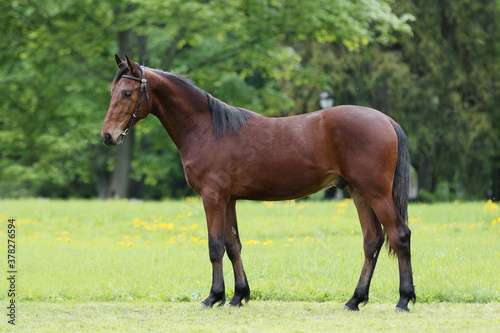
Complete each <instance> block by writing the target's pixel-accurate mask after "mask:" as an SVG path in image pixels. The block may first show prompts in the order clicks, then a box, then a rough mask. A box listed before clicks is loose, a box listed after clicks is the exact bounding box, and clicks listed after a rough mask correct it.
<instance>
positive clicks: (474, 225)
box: [467, 223, 476, 230]
mask: <svg viewBox="0 0 500 333" xmlns="http://www.w3.org/2000/svg"><path fill="white" fill-rule="evenodd" d="M475 227H476V224H475V223H472V224H471V225H470V226H469V227H468V228H467V229H469V230H470V229H472V228H475Z"/></svg>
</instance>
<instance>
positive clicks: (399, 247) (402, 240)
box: [389, 225, 411, 256]
mask: <svg viewBox="0 0 500 333" xmlns="http://www.w3.org/2000/svg"><path fill="white" fill-rule="evenodd" d="M410 239H411V230H410V228H408V227H407V226H406V225H403V227H401V228H398V229H397V230H396V231H395V233H394V235H393V237H392V239H391V237H390V236H389V242H390V245H391V248H392V249H394V251H395V252H396V254H397V255H402V256H407V255H410Z"/></svg>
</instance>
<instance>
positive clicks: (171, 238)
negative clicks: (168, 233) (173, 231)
mask: <svg viewBox="0 0 500 333" xmlns="http://www.w3.org/2000/svg"><path fill="white" fill-rule="evenodd" d="M176 238H177V237H175V236H172V237H170V238H169V239H168V242H169V243H173V242H175V239H176Z"/></svg>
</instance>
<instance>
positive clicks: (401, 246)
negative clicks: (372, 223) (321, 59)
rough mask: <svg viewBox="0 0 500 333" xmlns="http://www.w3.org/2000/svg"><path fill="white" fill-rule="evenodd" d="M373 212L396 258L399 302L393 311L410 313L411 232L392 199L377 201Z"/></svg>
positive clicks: (411, 297)
mask: <svg viewBox="0 0 500 333" xmlns="http://www.w3.org/2000/svg"><path fill="white" fill-rule="evenodd" d="M372 207H373V210H374V211H375V214H376V215H377V217H378V219H379V220H380V222H381V223H382V225H383V226H384V229H385V232H386V233H387V238H388V240H389V246H390V248H391V249H392V251H394V253H395V254H396V256H397V257H398V264H399V301H398V303H397V305H396V308H395V311H396V312H400V311H410V310H409V309H408V303H409V302H410V301H415V299H416V296H415V287H414V285H413V273H412V268H411V253H410V252H411V246H410V239H411V231H410V228H408V226H407V225H406V222H405V220H404V219H403V217H402V216H401V214H399V212H397V210H396V209H395V205H394V201H393V200H392V198H387V199H379V200H377V201H375V202H374V203H373V204H372Z"/></svg>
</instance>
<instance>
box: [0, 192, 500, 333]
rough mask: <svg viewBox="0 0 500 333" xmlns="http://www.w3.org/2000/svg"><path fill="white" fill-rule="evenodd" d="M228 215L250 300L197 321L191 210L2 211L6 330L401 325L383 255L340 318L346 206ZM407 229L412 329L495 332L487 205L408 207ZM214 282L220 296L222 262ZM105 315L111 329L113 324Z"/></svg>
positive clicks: (151, 206)
mask: <svg viewBox="0 0 500 333" xmlns="http://www.w3.org/2000/svg"><path fill="white" fill-rule="evenodd" d="M237 211H238V218H239V226H240V233H241V236H242V237H243V239H242V241H243V260H244V265H245V269H246V272H247V277H248V280H249V283H250V288H251V289H252V301H251V302H250V304H249V305H248V306H247V307H245V308H243V309H228V308H224V309H213V310H209V311H203V310H201V309H198V303H199V302H201V300H202V299H203V298H204V297H206V296H207V295H208V291H209V289H210V282H211V281H210V279H211V265H210V261H209V258H208V246H207V241H206V239H207V232H206V225H205V217H204V212H203V208H202V204H201V201H200V200H199V199H197V198H188V199H187V200H184V201H164V202H134V201H105V202H104V201H50V200H49V201H42V200H37V199H33V200H12V201H10V200H4V201H0V221H1V222H0V244H3V245H2V248H5V250H4V251H5V252H7V250H6V248H7V246H6V243H7V223H6V221H7V219H8V218H14V219H16V224H17V237H16V244H17V248H16V256H17V259H16V260H17V262H16V264H17V269H18V272H19V273H18V285H17V290H16V291H17V294H16V298H17V301H18V303H19V313H18V315H19V317H18V324H19V325H20V327H18V328H21V327H25V329H27V331H33V330H35V329H36V328H37V327H38V329H40V330H43V329H42V328H43V327H47V325H49V324H50V325H51V326H50V327H52V329H49V331H54V330H58V329H59V330H60V329H61V328H57V327H59V326H57V325H60V324H61V323H63V322H65V320H66V321H67V322H66V324H67V325H69V326H60V327H70V328H69V330H77V331H78V330H82V328H81V327H80V326H78V325H93V326H92V327H94V329H93V330H96V329H99V328H102V329H103V330H113V329H115V328H116V329H117V330H125V331H126V329H125V327H126V326H127V325H129V324H130V325H132V326H134V325H136V326H137V327H149V328H150V329H152V330H153V331H154V330H158V329H159V328H160V327H161V324H162V323H163V324H165V323H167V322H168V323H169V325H173V323H172V322H171V321H172V320H174V319H175V320H177V321H176V322H175V325H176V326H175V330H181V331H182V330H186V331H189V330H196V328H197V327H198V328H199V327H200V325H205V324H206V323H207V321H214V323H216V324H217V325H222V326H220V327H223V328H224V329H223V330H231V331H246V328H245V322H246V323H250V324H251V325H250V326H249V331H268V330H270V329H275V330H278V331H279V330H282V331H284V329H283V328H285V327H289V328H293V329H291V331H294V330H295V331H307V330H308V327H309V328H310V329H311V330H322V328H323V330H327V331H328V330H336V329H337V328H338V329H339V330H340V329H341V327H343V328H344V329H350V330H351V331H352V330H354V331H355V330H358V329H359V330H363V327H364V328H365V329H366V328H367V327H378V328H379V329H380V330H383V327H382V326H383V325H386V326H387V328H391V327H392V326H391V325H393V324H392V323H393V322H395V323H398V322H400V323H401V324H405V323H407V322H408V318H407V317H405V316H407V315H406V314H404V315H402V316H398V315H395V314H392V313H391V311H392V309H393V307H394V305H395V304H396V302H397V299H398V268H397V260H395V259H393V258H389V257H387V255H385V254H383V255H382V256H381V257H380V259H379V263H378V265H377V269H376V271H375V275H374V278H373V281H372V287H371V290H370V303H369V304H368V305H367V306H366V307H365V308H363V309H362V310H361V312H360V313H358V314H350V313H346V312H344V311H340V309H341V308H342V303H343V302H345V301H347V300H348V299H349V297H350V296H351V294H352V292H353V291H354V287H355V285H356V282H357V279H358V277H359V273H360V270H361V266H362V263H363V252H362V235H361V230H360V227H359V222H358V220H357V214H356V210H355V208H354V205H353V203H352V202H351V201H339V202H307V201H296V202H295V201H289V202H276V203H265V202H239V203H238V205H237ZM410 228H411V229H412V238H413V239H412V250H413V252H412V259H413V267H414V282H415V286H416V293H417V304H416V305H415V306H413V307H410V308H411V309H412V310H413V313H412V314H410V316H413V317H411V318H413V319H412V322H413V320H415V323H420V322H421V324H422V325H424V326H418V327H414V328H415V329H416V328H420V329H428V328H430V327H431V326H426V325H428V324H426V323H427V322H428V323H431V324H436V325H437V326H436V327H438V328H439V327H441V328H442V327H443V325H446V322H448V321H449V322H448V324H449V325H451V321H450V320H452V319H453V325H451V326H449V327H450V329H453V330H456V329H458V328H467V327H469V325H471V323H476V324H478V325H479V326H478V329H479V328H480V329H483V328H484V329H486V328H488V329H490V328H495V327H499V326H500V323H499V321H500V315H499V312H500V309H499V302H500V210H499V206H498V205H497V204H495V203H491V202H475V203H459V202H456V203H446V204H444V203H443V204H434V205H423V204H412V205H410ZM385 252H386V251H385ZM3 267H6V263H5V264H4V265H3ZM5 271H7V269H5ZM225 276H226V290H227V294H228V297H230V296H231V294H232V289H233V277H232V269H231V265H230V262H229V261H226V262H225ZM0 281H1V282H0V299H1V300H2V304H7V303H6V302H7V301H8V300H9V297H8V295H7V290H8V285H7V283H8V281H6V279H0ZM63 309H69V310H63ZM363 314H365V315H363ZM435 315H436V316H443V315H444V317H441V318H440V319H438V318H432V317H433V316H435ZM4 316H5V315H4ZM259 316H260V317H259ZM94 317H95V318H96V319H95V320H94V319H93V318H94ZM107 317H117V318H122V320H120V321H119V322H116V323H115V324H116V325H114V324H113V325H111V324H109V323H113V321H112V320H110V319H109V318H108V319H106V318H107ZM52 318H54V319H56V320H52ZM98 318H100V319H98ZM103 318H104V319H103ZM266 318H267V319H266ZM425 318H427V319H425ZM264 319H266V320H264ZM421 319H422V320H421ZM424 319H425V320H424ZM455 320H458V321H457V322H455ZM5 322H6V320H5V319H4V320H2V325H3V324H5ZM146 322H147V323H150V324H151V325H152V326H148V325H146V326H144V325H145V323H146ZM259 323H261V324H259ZM285 324H287V325H289V326H286V325H285ZM336 324H339V325H340V326H335V325H336ZM343 324H345V325H351V326H342V325H343ZM2 325H0V327H3V326H2ZM37 325H41V326H37ZM54 325H56V326H54ZM155 325H160V326H155ZM231 325H236V326H231ZM269 325H271V326H269ZM272 325H275V326H272ZM488 325H489V326H488ZM78 327H80V328H78ZM172 327H173V326H172ZM214 327H215V328H217V327H218V326H214ZM273 327H274V328H273ZM349 327H350V328H349ZM395 327H396V328H397V327H398V326H395Z"/></svg>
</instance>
